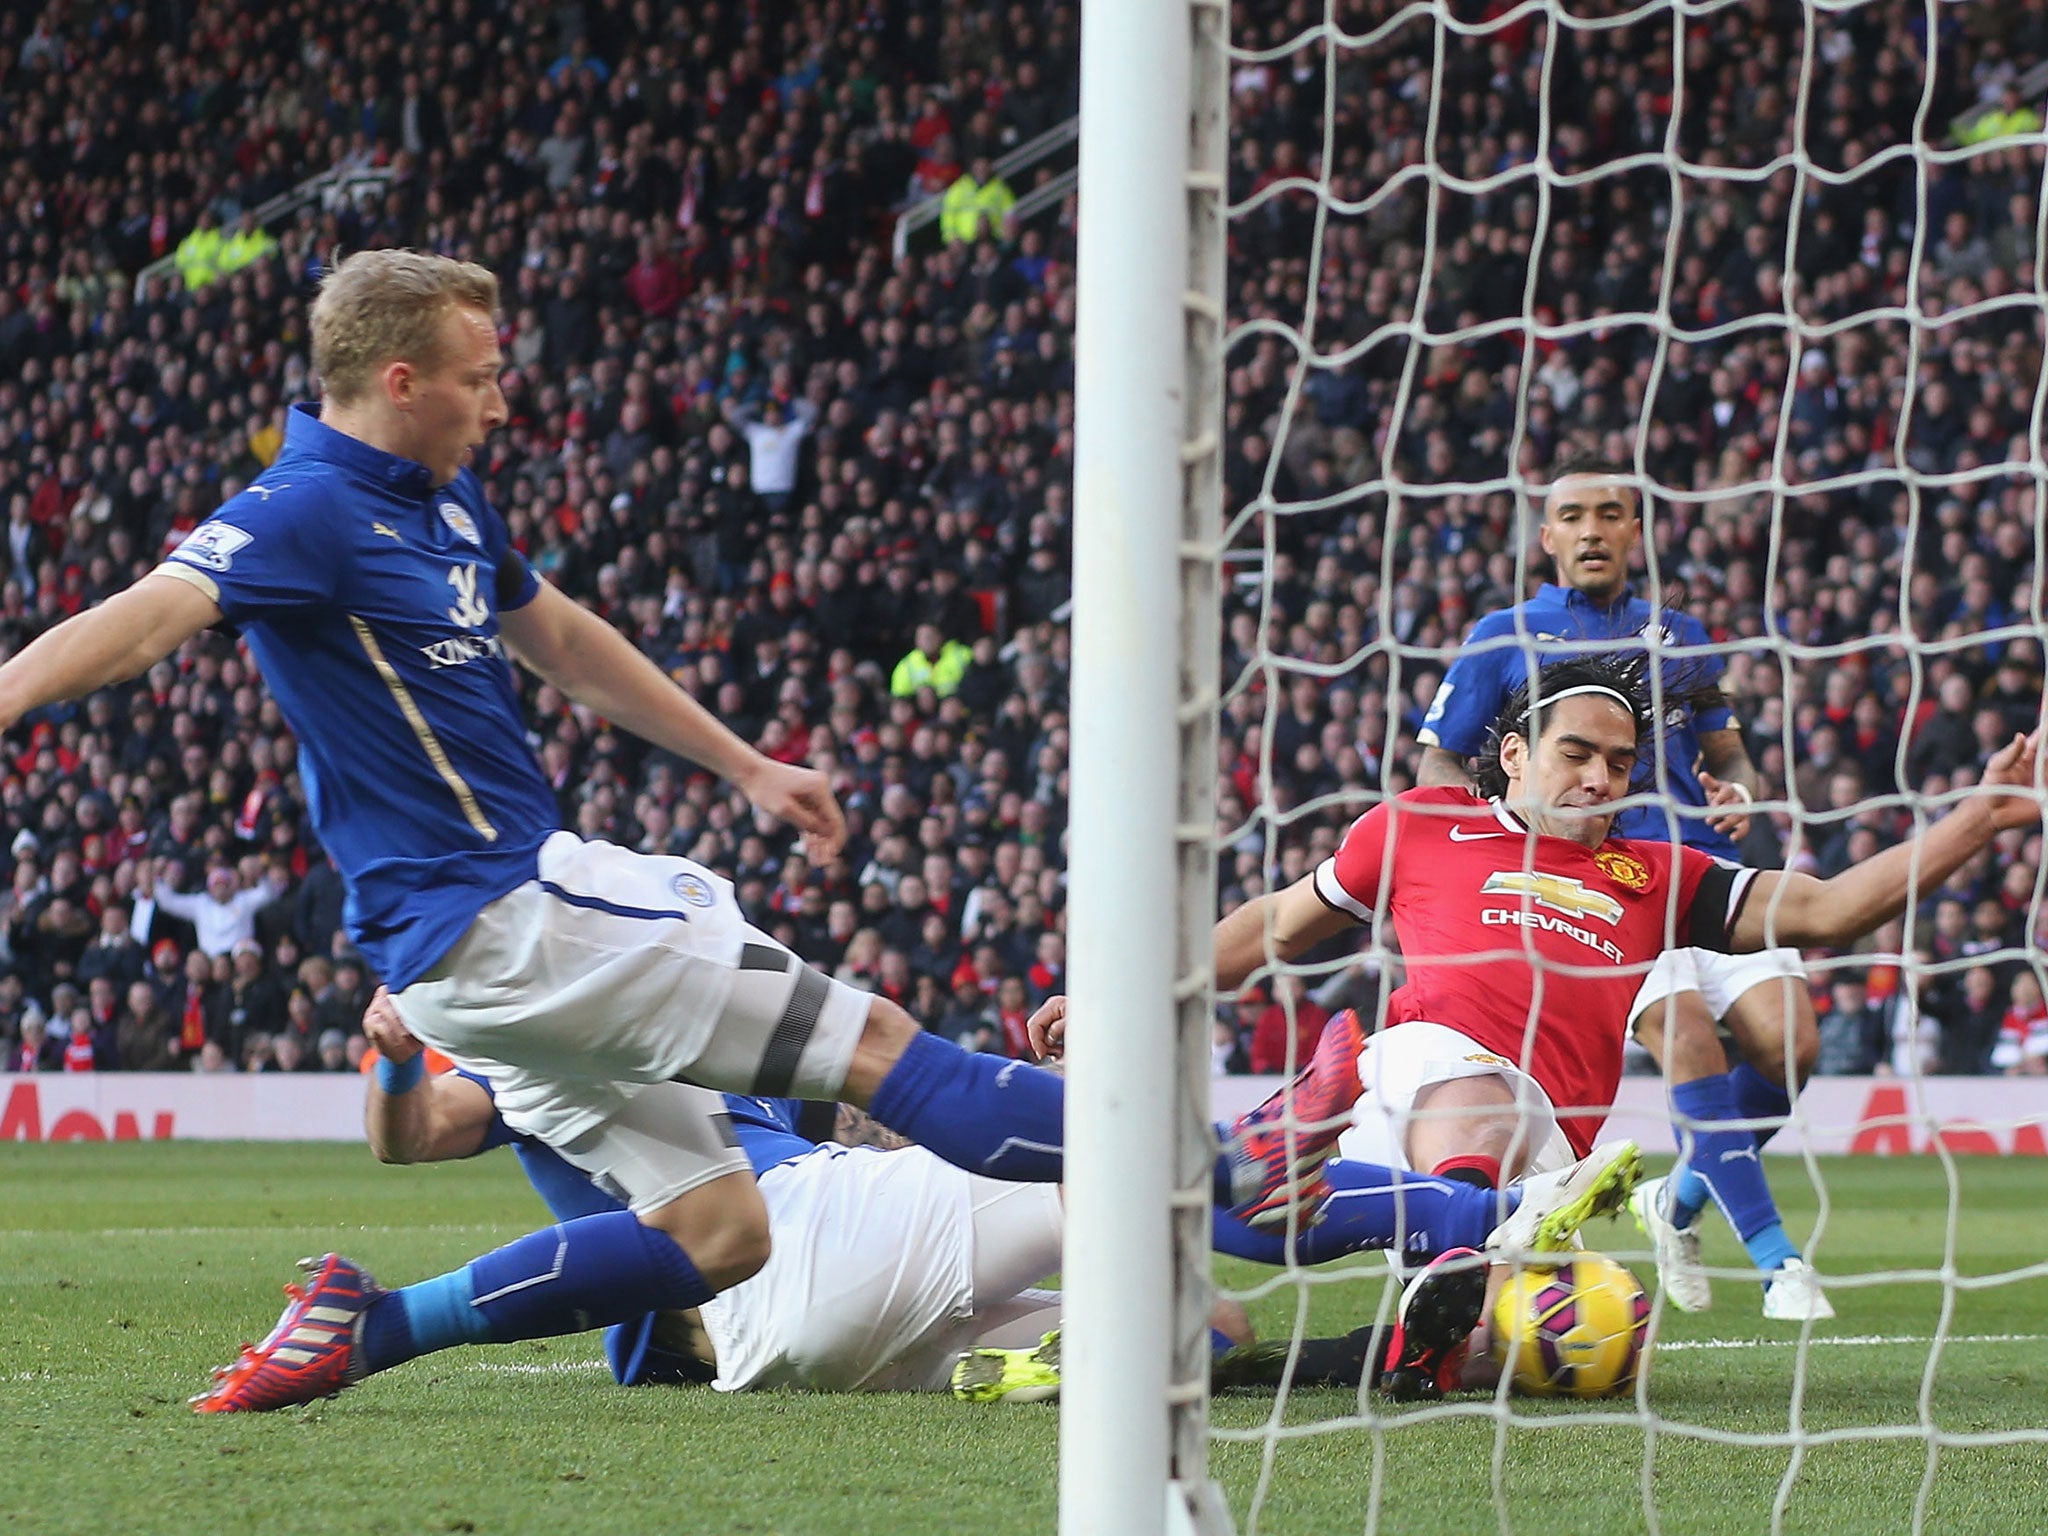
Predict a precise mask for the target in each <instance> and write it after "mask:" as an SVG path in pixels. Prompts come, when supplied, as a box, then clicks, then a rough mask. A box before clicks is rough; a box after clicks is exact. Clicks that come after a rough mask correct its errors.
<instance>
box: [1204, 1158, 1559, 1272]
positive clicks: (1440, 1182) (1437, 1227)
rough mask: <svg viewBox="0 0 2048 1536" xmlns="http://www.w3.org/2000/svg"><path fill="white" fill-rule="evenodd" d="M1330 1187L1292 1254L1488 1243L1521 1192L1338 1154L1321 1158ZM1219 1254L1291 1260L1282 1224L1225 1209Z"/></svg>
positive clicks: (1417, 1255) (1323, 1255) (1329, 1255)
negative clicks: (1255, 1223) (1255, 1222)
mask: <svg viewBox="0 0 2048 1536" xmlns="http://www.w3.org/2000/svg"><path fill="white" fill-rule="evenodd" d="M1323 1177H1324V1178H1326V1179H1328V1180H1329V1183H1330V1194H1329V1197H1328V1198H1327V1199H1325V1200H1324V1202H1323V1204H1322V1206H1321V1208H1320V1210H1319V1212H1318V1213H1317V1216H1318V1219H1317V1221H1316V1223H1315V1225H1314V1226H1309V1225H1307V1224H1306V1222H1304V1223H1303V1225H1302V1226H1301V1228H1300V1230H1299V1231H1298V1232H1297V1233H1296V1234H1295V1239H1294V1259H1295V1262H1296V1263H1299V1264H1321V1263H1323V1262H1324V1261H1326V1260H1328V1259H1335V1258H1341V1257H1343V1256H1344V1255H1345V1254H1347V1253H1358V1252H1360V1251H1362V1250H1365V1249H1376V1248H1399V1249H1400V1250H1401V1251H1402V1252H1403V1253H1404V1254H1406V1255H1407V1256H1408V1257H1409V1258H1412V1259H1432V1258H1435V1257H1436V1256H1437V1255H1438V1254H1440V1253H1443V1252H1445V1251H1446V1250H1448V1249H1451V1248H1478V1247H1481V1246H1483V1245H1484V1244H1485V1242H1486V1239H1487V1237H1488V1236H1489V1235H1490V1234H1491V1233H1492V1231H1493V1229H1494V1227H1495V1226H1497V1225H1498V1224H1499V1223H1500V1221H1501V1219H1502V1218H1503V1217H1504V1216H1505V1215H1506V1214H1507V1213H1508V1212H1511V1211H1513V1210H1514V1209H1515V1207H1516V1206H1518V1205H1520V1204H1521V1203H1522V1195H1521V1191H1520V1190H1519V1189H1517V1188H1514V1187H1512V1186H1510V1187H1509V1188H1508V1189H1507V1190H1506V1191H1505V1203H1503V1192H1502V1191H1500V1190H1494V1189H1482V1188H1480V1187H1479V1186H1478V1185H1476V1184H1467V1183H1464V1182H1462V1181H1461V1180H1458V1179H1438V1178H1431V1177H1430V1176H1429V1175H1427V1174H1421V1173H1411V1172H1407V1171H1405V1170H1400V1169H1394V1168H1388V1167H1385V1166H1383V1165H1381V1164H1379V1163H1363V1162H1356V1161H1354V1160H1352V1159H1350V1158H1344V1157H1338V1158H1332V1159H1331V1160H1330V1161H1329V1162H1327V1163H1325V1164H1324V1165H1323ZM1212 1242H1213V1246H1214V1247H1215V1249H1216V1251H1217V1252H1218V1253H1227V1254H1231V1255H1233V1256H1234V1257H1236V1258H1240V1259H1250V1260H1252V1261H1253V1262H1254V1263H1258V1264H1285V1263H1286V1262H1287V1234H1286V1230H1285V1229H1284V1228H1276V1229H1274V1230H1272V1231H1263V1230H1261V1229H1259V1228H1256V1227H1248V1226H1246V1225H1245V1224H1244V1223H1243V1222H1241V1221H1238V1220H1237V1219H1236V1218H1235V1217H1232V1216H1230V1215H1228V1214H1227V1213H1225V1212H1223V1211H1218V1212H1217V1213H1216V1219H1215V1226H1214V1229H1213V1237H1212Z"/></svg>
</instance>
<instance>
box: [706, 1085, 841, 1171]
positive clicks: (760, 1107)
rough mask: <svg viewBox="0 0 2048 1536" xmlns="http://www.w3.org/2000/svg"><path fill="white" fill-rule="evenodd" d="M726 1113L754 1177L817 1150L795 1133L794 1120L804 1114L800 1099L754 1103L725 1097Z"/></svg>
mask: <svg viewBox="0 0 2048 1536" xmlns="http://www.w3.org/2000/svg"><path fill="white" fill-rule="evenodd" d="M725 1109H726V1113H727V1114H729V1115H731V1116H732V1128H733V1132H734V1134H735V1135H737V1136H738V1137H739V1140H740V1150H741V1151H743V1152H745V1153H746V1154H747V1161H748V1162H750V1163H752V1164H753V1165H754V1173H755V1175H756V1176H759V1175H761V1174H764V1173H766V1172H767V1171H768V1170H769V1169H770V1168H778V1167H780V1166H781V1165H782V1164H784V1163H786V1162H789V1161H790V1160H791V1159H792V1158H798V1157H802V1156H803V1155H804V1154H805V1153H806V1152H815V1151H817V1150H818V1144H817V1143H816V1142H814V1141H812V1140H810V1139H809V1138H807V1137H804V1136H801V1135H799V1134H798V1133H797V1128H796V1117H797V1116H798V1115H799V1114H801V1113H802V1112H803V1101H802V1100H801V1099H753V1098H748V1097H746V1096H745V1095H743V1094H738V1093H728V1094H727V1095H726V1096H725Z"/></svg>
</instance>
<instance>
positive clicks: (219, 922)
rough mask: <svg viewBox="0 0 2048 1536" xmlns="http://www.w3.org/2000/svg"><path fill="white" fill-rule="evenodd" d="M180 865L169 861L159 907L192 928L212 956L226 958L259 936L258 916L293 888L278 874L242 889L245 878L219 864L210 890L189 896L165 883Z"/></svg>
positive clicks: (208, 883)
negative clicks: (257, 934) (240, 946)
mask: <svg viewBox="0 0 2048 1536" xmlns="http://www.w3.org/2000/svg"><path fill="white" fill-rule="evenodd" d="M175 870H176V865H175V864H174V863H171V862H170V861H166V864H165V866H164V868H163V873H162V876H161V877H160V879H159V883H158V884H157V886H156V890H155V901H156V904H157V905H158V906H160V907H162V908H163V909H164V910H165V911H166V912H169V913H170V914H172V915H173V916H174V917H182V918H183V919H185V921H186V922H188V923H190V924H192V926H193V928H194V930H195V931H196V932H197V933H198V935H199V948H200V949H201V950H203V951H204V952H205V953H206V954H207V955H208V956H213V955H225V954H228V953H229V952H230V951H231V950H233V949H234V947H235V945H237V944H239V943H241V942H242V941H243V940H244V939H253V938H255V936H256V914H257V913H258V912H261V911H262V910H263V909H264V908H265V907H267V906H269V905H271V904H272V903H273V902H276V901H280V900H282V899H283V897H284V895H285V893H286V891H287V890H288V889H289V886H288V884H287V882H286V881H285V879H284V878H283V877H282V876H281V875H280V874H279V873H278V872H277V871H275V870H272V871H271V872H270V873H269V874H268V875H266V876H265V878H264V880H263V882H262V883H261V884H258V885H254V886H251V887H249V888H248V889H246V890H245V889H243V888H242V883H241V877H240V875H239V874H238V873H237V872H236V870H235V868H234V866H233V865H231V864H215V865H213V866H211V867H210V868H208V870H207V871H206V889H205V891H204V892H203V893H200V894H187V893H185V892H183V891H180V890H178V889H177V888H176V887H175V886H167V885H165V884H163V883H162V880H163V879H168V878H172V877H173V876H174V874H175Z"/></svg>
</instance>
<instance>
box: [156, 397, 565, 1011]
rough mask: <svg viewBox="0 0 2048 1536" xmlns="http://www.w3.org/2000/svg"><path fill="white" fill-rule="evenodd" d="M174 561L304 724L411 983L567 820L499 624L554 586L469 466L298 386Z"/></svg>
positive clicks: (532, 865) (361, 912)
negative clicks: (439, 477)
mask: <svg viewBox="0 0 2048 1536" xmlns="http://www.w3.org/2000/svg"><path fill="white" fill-rule="evenodd" d="M160 569H161V570H162V571H163V572H165V573H167V574H170V575H174V576H178V577H181V578H183V579H185V580H187V581H190V582H192V583H193V584H194V585H196V586H198V587H200V588H201V589H202V590H204V591H205V592H206V593H207V594H208V595H209V596H210V597H212V598H213V600H214V601H215V602H216V603H218V604H219V605H220V609H221V612H222V614H224V615H225V616H226V618H227V619H228V621H229V622H230V623H232V624H234V625H235V626H236V627H237V628H238V629H239V630H240V631H241V632H242V634H243V635H244V636H245V637H246V639H247V641H248V644H249V649H250V651H251V653H252V654H253V655H254V657H255V660H256V664H257V666H258V667H260V668H261V669H262V672H263V677H264V680H265V681H266V682H267V683H268V684H269V685H270V690H271V692H272V693H273V694H274V695H275V696H276V698H277V701H278V705H279V707H280V708H281V709H282V710H283V711H284V716H285V719H286V720H287V721H288V722H289V723H290V725H291V728H292V731H293V733H294V734H295V735H296V736H297V737H298V754H299V756H298V762H299V774H300V779H301V782H302V783H303V785H304V788H305V794H306V802H307V805H308V807H309V809H310V810H311V812H312V816H313V825H314V827H315V828H316V829H317V830H318V832H319V834H320V840H321V842H322V843H323V844H325V846H326V848H327V851H328V852H329V853H330V854H331V855H332V856H333V858H334V862H335V864H336V865H337V866H338V867H339V868H340V870H341V874H342V878H343V879H344V881H346V883H347V888H348V900H347V903H346V905H345V907H344V909H343V920H344V922H345V924H346V926H347V928H348V931H349V935H350V936H351V937H352V938H353V939H354V940H355V942H356V945H357V947H358V948H360V949H361V950H362V952H363V955H364V957H365V959H367V960H368V962H369V964H370V965H371V967H372V968H373V969H374V970H375V971H376V973H377V975H378V976H379V977H380V978H382V980H383V981H384V982H385V984H386V985H387V986H389V987H390V988H391V989H392V990H393V991H394V992H396V991H399V990H401V989H403V988H404V987H406V986H407V985H409V984H410V983H411V982H412V981H414V980H415V979H417V978H418V977H419V975H420V974H421V973H422V972H424V971H426V970H427V969H429V968H430V967H431V966H432V965H433V964H434V962H435V961H436V960H438V959H439V958H440V957H441V956H442V955H443V954H444V953H446V952H447V951H448V949H450V948H451V947H452V946H453V945H454V944H455V942H456V940H458V939H459V938H461V937H462V935H463V933H464V932H465V931H466V930H467V929H468V928H469V925H470V923H471V922H472V921H473V920H474V919H475V917H476V915H477V913H478V912H479V911H481V910H482V909H483V908H484V907H485V906H486V905H488V904H489V903H490V902H492V901H494V900H496V899H497V898H498V897H500V896H502V895H504V894H505V893H506V892H507V891H510V890H512V889H513V888H514V887H516V886H518V885H520V884H522V883H524V882H525V881H527V880H530V879H532V878H533V876H534V873H535V870H536V868H537V865H538V858H537V855H538V852H539V849H540V845H541V843H542V842H543V841H545V840H546V838H547V837H548V835H549V834H550V833H552V832H554V831H556V830H557V829H558V828H559V827H560V824H561V821H560V813H559V812H558V810H557V808H556V805H555V799H554V796H553V794H552V793H550V791H549V789H548V786H547V783H546V781H545V780H544V779H543V778H542V776H541V772H540V765H539V763H538V762H537V761H536V759H535V757H534V755H533V751H532V749H531V748H530V747H529V746H528V745H527V741H526V730H525V721H524V719H523V716H522V712H521V708H520V700H519V688H518V683H517V680H516V679H515V678H514V676H513V671H512V664H511V662H510V660H509V659H508V658H507V656H506V654H505V647H504V643H503V641H502V640H501V639H500V638H499V634H498V615H499V613H500V611H505V610H511V609H516V608H519V607H522V606H524V605H525V604H526V603H528V602H530V601H532V599H533V597H534V595H535V593H536V592H537V591H538V590H539V583H538V581H537V579H536V578H535V576H534V574H533V572H532V571H531V570H530V569H529V568H528V567H527V564H526V561H525V560H524V559H523V558H522V557H521V556H520V554H519V553H518V551H516V550H514V549H512V548H511V547H510V543H509V536H508V534H507V531H506V528H505V523H504V520H503V519H502V518H500V517H499V516H498V514H497V513H496V512H495V511H493V510H492V508H491V506H490V504H489V503H488V502H487V501H486V500H485V499H484V494H483V488H482V486H481V485H479V484H478V482H477V479H476V477H475V476H474V475H472V474H471V473H470V472H469V471H468V470H463V471H462V472H461V473H459V474H458V475H457V476H456V477H455V479H454V480H453V481H452V482H451V483H449V484H448V485H445V486H438V487H437V486H434V485H432V484H431V483H430V476H429V474H428V471H427V470H426V468H425V467H424V466H423V465H420V464H418V463H415V462H414V461H412V460H410V459H405V458H400V457H398V456H397V455H395V454H390V453H386V452H384V451H383V450H382V449H380V448H375V447H372V446H371V445H370V444H368V443H365V442H363V441H361V440H360V439H358V438H354V437H350V436H349V435H347V434H346V433H342V432H337V431H335V430H334V429H333V428H332V427H329V426H326V425H325V424H323V423H322V422H321V421H320V419H319V417H318V415H317V414H315V412H314V410H313V408H312V407H310V406H306V405H300V406H295V407H294V408H293V409H292V411H291V413H290V417H289V419H288V423H287V428H286V433H285V444H284V450H283V452H281V453H280V454H279V455H278V458H277V462H276V463H274V464H272V465H271V466H270V468H269V469H267V470H265V471H264V472H263V473H262V474H261V475H259V476H258V477H257V478H256V480H255V481H254V482H253V483H252V484H251V485H250V486H249V488H248V489H247V490H245V491H243V492H242V493H241V494H240V495H238V496H236V497H234V498H233V499H231V500H229V501H228V502H226V503H225V504H224V505H222V507H221V508H220V510H219V511H218V512H216V513H215V514H214V515H213V516H212V517H211V518H209V519H208V520H207V521H206V522H204V523H202V524H200V525H199V527H198V528H196V529H194V530H193V531H192V533H191V535H190V536H189V537H187V538H186V540H185V542H184V543H182V544H180V545H179V546H178V548H177V550H176V551H175V552H174V553H173V554H172V555H171V556H170V558H169V559H168V560H166V561H165V562H164V564H163V566H161V567H160Z"/></svg>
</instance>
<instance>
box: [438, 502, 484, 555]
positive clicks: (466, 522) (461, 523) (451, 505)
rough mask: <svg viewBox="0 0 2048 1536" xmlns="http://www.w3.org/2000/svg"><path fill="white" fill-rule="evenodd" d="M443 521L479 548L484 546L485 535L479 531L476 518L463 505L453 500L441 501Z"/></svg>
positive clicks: (459, 535)
mask: <svg viewBox="0 0 2048 1536" xmlns="http://www.w3.org/2000/svg"><path fill="white" fill-rule="evenodd" d="M441 521H442V522H444V523H446V524H447V525H448V526H449V527H450V528H453V529H454V530H455V532H456V534H457V536H458V537H460V538H464V539H467V540H469V542H470V543H472V544H474V545H476V546H477V547H478V548H479V549H481V548H482V547H483V542H484V536H483V535H482V534H481V533H479V532H477V527H476V519H475V518H473V517H471V516H470V515H469V513H468V512H466V511H465V510H463V508H462V507H461V506H459V505H458V504H457V503H455V502H452V501H444V502H442V503H441Z"/></svg>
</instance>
